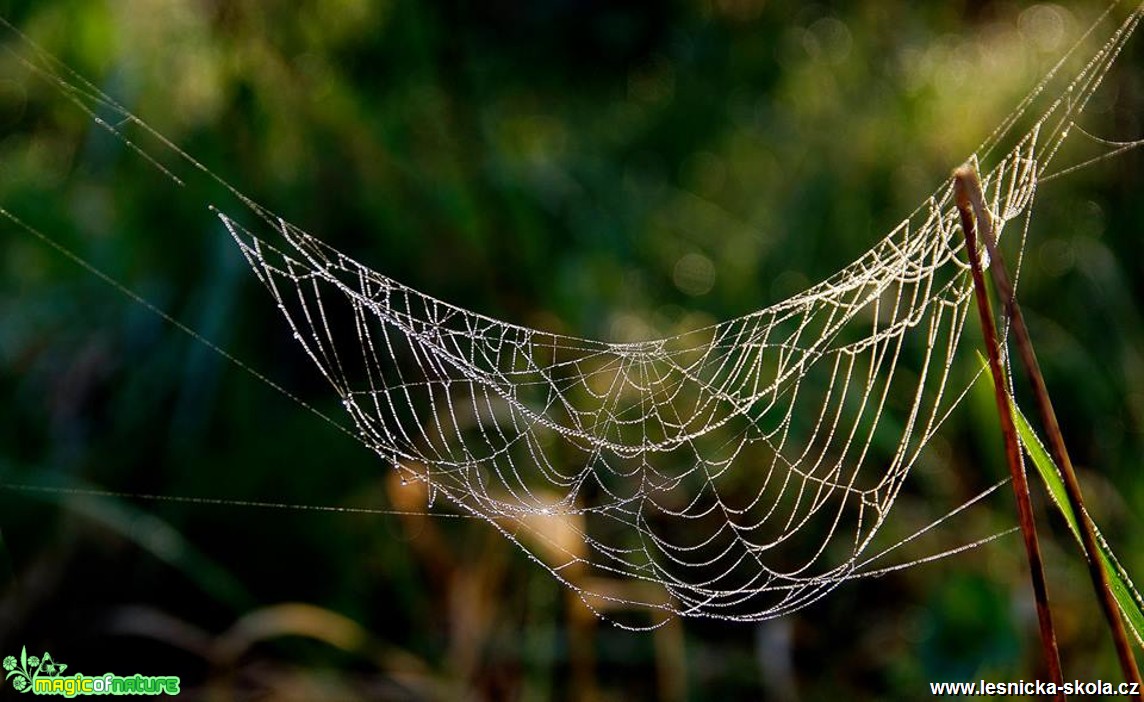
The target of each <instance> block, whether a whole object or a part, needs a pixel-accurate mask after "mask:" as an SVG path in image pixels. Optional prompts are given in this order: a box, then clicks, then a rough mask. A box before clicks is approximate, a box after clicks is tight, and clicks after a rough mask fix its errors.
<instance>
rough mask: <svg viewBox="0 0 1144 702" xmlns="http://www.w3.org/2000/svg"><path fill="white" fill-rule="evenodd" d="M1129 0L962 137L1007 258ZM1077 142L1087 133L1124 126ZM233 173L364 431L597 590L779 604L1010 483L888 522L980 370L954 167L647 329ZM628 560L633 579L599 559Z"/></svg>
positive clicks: (668, 602)
mask: <svg viewBox="0 0 1144 702" xmlns="http://www.w3.org/2000/svg"><path fill="white" fill-rule="evenodd" d="M1110 11H1111V10H1110ZM1141 11H1142V8H1138V9H1136V10H1135V11H1132V12H1130V13H1129V16H1128V18H1127V19H1126V20H1124V22H1123V23H1122V24H1120V25H1119V26H1118V27H1117V28H1116V29H1115V31H1114V32H1113V33H1112V36H1111V38H1110V39H1109V40H1108V41H1107V42H1106V43H1104V45H1103V46H1102V47H1101V48H1100V49H1099V50H1098V51H1097V52H1096V53H1095V55H1094V56H1093V57H1092V58H1091V60H1089V61H1087V62H1084V65H1083V67H1081V68H1080V69H1079V70H1078V71H1076V72H1074V73H1072V74H1071V75H1064V73H1065V70H1064V68H1063V67H1064V66H1065V65H1066V62H1067V61H1068V60H1069V59H1070V58H1071V59H1073V60H1074V61H1075V59H1076V56H1071V57H1068V56H1066V57H1065V58H1064V59H1062V61H1061V63H1060V64H1058V65H1057V67H1056V68H1055V69H1054V70H1053V72H1052V73H1050V75H1049V77H1048V78H1046V80H1045V81H1044V82H1042V83H1041V84H1040V85H1039V86H1038V88H1037V89H1036V90H1035V91H1034V92H1033V93H1032V94H1031V95H1030V96H1029V97H1028V98H1027V99H1026V100H1025V101H1024V102H1023V103H1022V104H1021V105H1020V106H1019V107H1018V108H1017V110H1015V111H1014V112H1013V113H1012V114H1011V115H1010V117H1008V118H1007V119H1006V120H1005V121H1004V122H1003V123H1002V125H1001V126H1000V127H999V128H998V129H997V130H996V131H995V133H994V134H993V135H992V136H990V138H989V139H988V140H987V141H986V142H985V143H984V144H983V145H982V147H981V148H980V149H979V150H978V151H977V152H976V153H975V154H974V156H973V158H974V159H976V160H977V161H978V162H979V163H980V166H981V169H982V173H981V176H982V181H983V184H984V188H985V192H986V194H987V196H988V199H989V203H990V207H991V212H992V214H993V217H994V219H995V226H996V232H997V235H998V236H999V237H1001V238H1002V239H1003V240H1004V241H1009V242H1011V241H1012V240H1013V239H1016V240H1017V242H1016V244H1012V243H1010V244H1009V246H1012V247H1014V248H1015V250H1016V251H1017V253H1018V256H1017V257H1016V258H1017V261H1018V268H1019V261H1020V255H1019V253H1020V251H1021V250H1022V248H1023V244H1024V240H1025V237H1026V234H1027V231H1028V226H1029V221H1030V219H1029V218H1030V212H1031V206H1032V203H1033V202H1034V199H1035V195H1036V193H1037V188H1038V184H1039V183H1041V182H1043V181H1044V179H1046V178H1047V177H1051V176H1052V175H1053V173H1054V171H1053V170H1052V168H1055V169H1056V171H1057V172H1061V171H1063V170H1064V169H1067V168H1071V167H1074V166H1076V165H1078V163H1072V164H1071V165H1070V164H1066V165H1065V166H1060V165H1059V164H1058V163H1055V161H1054V159H1055V157H1057V156H1058V153H1059V152H1060V149H1061V148H1062V146H1063V145H1064V144H1065V142H1066V140H1067V139H1068V138H1069V136H1070V134H1077V133H1081V134H1083V132H1082V131H1081V130H1080V129H1079V128H1074V127H1076V123H1077V120H1078V119H1079V117H1080V115H1081V114H1082V112H1083V110H1084V108H1085V106H1086V104H1087V103H1088V101H1089V99H1090V98H1091V96H1092V95H1093V93H1094V91H1095V90H1096V89H1097V87H1098V86H1099V84H1100V82H1101V80H1102V79H1103V78H1104V76H1105V75H1106V73H1107V72H1108V70H1109V69H1110V67H1111V66H1112V64H1113V62H1114V60H1115V59H1116V57H1117V56H1118V54H1119V52H1120V50H1121V49H1122V47H1123V46H1124V43H1125V42H1126V41H1127V40H1128V38H1129V36H1130V35H1131V34H1132V32H1133V30H1134V29H1135V28H1136V25H1137V23H1138V21H1139V19H1140V16H1141ZM1107 20H1108V15H1107V13H1106V16H1105V18H1104V21H1106V22H1107ZM1096 26H1099V24H1098V25H1095V26H1094V29H1093V30H1090V33H1091V32H1092V31H1095V27H1096ZM1078 46H1079V45H1078ZM1075 51H1076V50H1075V49H1074V52H1075ZM33 66H34V67H36V68H37V70H39V71H40V72H41V74H43V75H46V76H47V77H49V78H50V79H52V80H53V81H55V82H56V83H57V84H58V85H59V86H60V87H61V88H62V89H63V90H64V91H65V92H66V93H67V94H68V96H69V97H71V98H72V99H73V100H74V101H75V102H76V103H77V104H79V105H80V106H81V107H82V108H83V109H85V110H87V111H88V112H89V113H90V114H91V115H92V116H93V117H95V118H96V119H97V120H98V121H99V122H100V124H101V125H102V126H104V127H106V128H107V129H109V130H111V131H112V132H114V133H115V134H117V135H118V136H120V137H121V138H123V139H124V140H125V142H126V143H127V144H129V145H130V146H132V148H135V149H136V150H137V151H138V152H139V153H141V154H142V155H144V157H146V158H148V159H149V160H152V157H151V156H149V155H147V153H146V152H145V151H143V149H141V148H140V147H138V146H136V144H137V143H138V142H137V140H135V139H134V138H133V137H131V135H130V134H129V133H128V131H127V130H129V129H139V130H142V131H143V132H144V133H147V134H149V136H150V137H154V138H158V139H159V140H160V141H161V142H162V143H163V144H165V145H166V146H168V147H170V148H172V149H175V151H176V153H177V154H178V155H179V156H180V157H183V158H185V159H187V161H188V162H189V163H190V164H191V165H192V166H194V167H196V168H199V169H201V170H203V171H204V172H206V173H208V174H209V175H211V176H212V177H216V176H213V174H211V173H210V172H209V170H207V169H205V167H204V166H201V165H200V164H199V163H198V162H197V161H194V160H193V159H191V158H190V157H189V156H187V155H186V154H185V153H184V152H182V151H179V150H178V149H177V148H176V147H174V146H173V145H172V144H170V142H167V141H166V140H165V139H163V138H162V136H161V135H159V134H157V133H155V132H154V131H153V130H151V129H150V127H148V126H147V125H146V124H145V123H143V122H142V121H141V120H139V119H138V118H136V117H135V116H134V115H132V114H131V113H129V112H128V111H127V110H126V109H124V108H123V107H122V106H120V105H119V104H118V103H116V102H114V101H113V100H112V99H111V98H109V97H108V96H106V95H105V94H103V93H102V92H100V91H98V89H96V88H95V87H94V86H92V85H91V84H90V83H86V82H85V81H83V80H82V79H81V78H79V77H78V76H76V75H75V74H72V73H67V72H63V71H61V68H60V66H58V65H56V64H52V63H49V62H46V60H43V57H39V60H37V59H33ZM966 99H968V100H972V95H971V94H968V95H967V96H966ZM109 113H110V114H113V115H115V119H110V120H109V119H107V117H106V115H107V114H109ZM1088 142H1089V143H1090V145H1091V146H1093V147H1094V148H1096V149H1097V150H1098V153H1097V154H1096V155H1095V156H1093V158H1104V157H1107V156H1109V155H1110V154H1112V153H1114V152H1116V151H1118V150H1121V149H1125V148H1130V147H1132V146H1135V145H1136V143H1131V144H1127V143H1115V142H1108V141H1103V140H1096V139H1090V140H1088ZM1058 160H1059V159H1058ZM1081 161H1083V157H1082V158H1081ZM152 162H153V163H155V165H156V166H157V167H159V168H161V169H163V171H164V172H165V173H168V175H171V177H175V176H174V175H173V173H172V172H171V171H169V170H168V167H167V166H163V165H159V162H158V161H155V160H152ZM951 165H956V164H951ZM1051 167H1052V168H1051ZM216 178H217V177H216ZM227 187H228V188H230V187H231V186H229V185H227ZM231 191H232V193H233V194H235V195H238V196H239V197H240V198H241V200H242V202H243V203H244V204H245V205H246V206H247V207H248V208H249V210H250V211H252V212H253V213H254V214H255V215H257V226H255V225H254V224H251V222H250V221H248V220H249V216H248V213H244V216H242V217H240V216H238V215H236V214H235V213H233V212H224V211H223V210H222V209H218V210H216V212H217V213H218V216H219V218H220V220H221V221H222V222H223V223H224V224H225V226H226V228H227V229H228V231H229V232H230V233H231V235H232V236H233V237H234V239H235V241H236V242H237V244H238V246H239V247H240V249H241V251H242V253H243V254H244V255H245V257H246V260H247V261H248V262H249V264H250V267H251V269H252V271H253V272H254V274H255V275H256V276H257V277H258V279H259V280H260V281H261V282H262V283H263V284H264V285H265V286H266V288H267V289H268V290H269V292H270V295H271V297H272V299H273V301H274V302H275V303H276V304H277V306H278V309H279V310H280V311H281V313H282V316H283V317H284V318H285V320H286V322H287V323H288V324H289V326H290V328H291V329H292V331H293V333H294V338H295V339H296V341H297V343H298V345H299V346H300V347H301V348H302V349H303V350H304V352H305V353H306V354H307V355H308V356H309V358H310V359H311V360H312V361H313V363H314V364H315V365H316V367H317V368H318V369H319V371H320V372H321V374H322V375H323V376H324V377H325V378H326V380H328V382H329V384H330V386H332V388H333V390H334V392H336V393H337V395H338V396H339V397H340V399H341V401H342V403H343V404H344V407H345V410H346V412H347V413H348V415H349V417H350V418H351V419H352V433H353V434H354V436H356V438H357V439H358V440H360V441H361V442H362V443H363V444H364V445H366V446H367V447H369V448H370V449H371V450H372V451H374V452H375V453H376V454H377V455H378V456H379V457H380V459H381V460H382V462H383V463H384V464H385V465H386V466H391V467H392V469H394V470H396V471H398V472H399V473H400V474H401V476H402V477H403V479H404V480H406V481H410V482H420V483H423V484H424V485H426V486H427V487H428V488H429V490H430V492H431V493H432V494H433V495H436V496H438V497H437V498H436V499H437V504H439V505H446V506H447V508H449V509H452V510H459V511H461V512H462V513H467V514H470V515H475V516H477V517H480V518H482V519H484V520H487V521H488V522H489V523H490V524H492V525H493V526H494V527H495V528H497V529H498V530H500V531H501V532H502V533H503V534H504V535H505V537H506V538H508V539H510V540H512V541H513V542H515V543H516V544H518V545H519V546H520V547H521V548H523V549H524V550H525V551H526V552H527V553H529V554H530V555H531V556H532V557H533V558H534V560H535V561H536V562H537V563H538V564H539V565H540V566H541V567H544V568H546V569H547V570H549V571H550V572H552V573H553V575H555V577H557V578H558V579H559V580H561V581H562V582H563V583H565V584H566V585H567V586H568V587H570V588H573V589H575V590H576V591H577V592H579V593H580V594H581V596H582V597H583V599H584V601H585V602H586V603H587V604H588V605H589V606H592V607H594V608H605V607H608V606H611V605H614V604H620V605H625V606H627V605H632V604H635V605H639V606H641V607H648V608H654V609H659V610H663V611H665V612H668V613H672V614H679V615H697V616H706V617H718V618H731V619H740V620H759V619H766V618H771V617H775V616H780V615H782V614H786V613H789V612H792V611H794V610H797V609H799V608H801V607H803V606H806V605H807V604H809V603H811V602H814V601H815V600H817V599H819V598H821V597H823V596H824V595H826V594H827V593H829V592H830V591H831V590H832V589H833V588H835V587H837V586H838V585H840V584H841V583H844V582H846V581H848V580H851V579H853V578H857V577H863V576H869V575H875V574H880V573H884V572H887V571H889V570H894V569H897V568H902V567H906V566H907V565H910V564H912V563H916V562H918V561H919V560H930V559H932V558H938V557H941V556H943V555H948V554H949V553H952V552H956V551H959V550H962V549H963V548H969V547H972V546H974V545H976V544H977V543H980V541H984V540H987V539H988V538H991V537H986V538H985V539H981V540H980V541H972V542H971V543H967V544H965V545H964V546H962V547H959V548H957V549H953V550H946V551H943V552H941V553H937V554H934V555H932V556H930V557H926V558H922V559H917V558H914V559H913V560H912V561H909V562H903V561H902V560H901V559H900V558H898V559H897V560H896V559H895V556H896V555H897V552H898V551H900V550H901V547H902V546H903V545H904V544H905V543H907V542H910V541H912V540H914V539H916V538H919V537H921V536H922V535H924V534H925V533H927V532H929V531H930V530H932V529H934V528H936V527H938V526H939V525H940V524H943V523H945V522H946V521H947V520H949V519H951V518H952V517H954V516H955V515H957V514H959V513H961V512H962V511H964V510H966V509H967V508H969V507H970V506H972V505H973V504H974V503H975V502H976V501H977V500H980V499H982V498H983V497H984V496H985V495H986V494H988V493H989V492H992V491H993V490H996V489H997V487H998V486H997V485H994V486H993V487H992V488H990V489H989V490H987V491H986V492H985V493H982V495H979V496H977V497H975V498H973V499H972V500H970V501H968V502H966V503H964V504H962V505H960V506H958V507H956V508H955V509H954V510H953V511H951V512H950V513H948V514H947V515H946V516H945V517H942V518H941V519H939V520H938V521H936V522H933V523H931V524H929V525H928V526H925V527H923V528H922V529H921V530H918V531H917V532H916V533H914V534H912V535H910V536H907V537H906V538H904V539H902V538H895V539H892V540H890V542H888V543H887V542H885V540H884V539H883V540H879V538H878V536H879V533H880V532H881V531H882V529H883V527H884V526H885V525H886V524H887V523H888V520H890V519H891V518H892V516H893V507H894V504H895V500H896V498H897V497H898V496H899V494H900V493H901V491H902V489H903V485H904V484H905V482H906V480H907V478H908V476H909V474H910V471H911V468H913V467H914V466H915V464H916V463H917V462H918V460H919V456H920V455H921V454H922V452H923V451H924V450H925V449H926V447H927V444H928V443H929V442H930V440H931V439H932V438H933V437H934V436H935V434H936V433H937V432H938V429H939V427H940V426H941V424H942V422H943V421H944V420H945V419H946V417H948V416H949V414H950V413H951V412H952V411H953V410H954V408H955V407H956V406H957V405H958V403H959V401H960V400H961V399H962V398H963V397H964V396H965V394H966V392H967V390H968V387H969V384H970V383H971V382H972V380H971V379H968V380H967V378H965V377H961V376H957V375H956V374H955V373H954V372H953V368H954V360H955V359H958V358H961V357H963V356H964V355H966V354H967V353H969V354H972V344H971V343H970V342H969V341H968V340H967V337H966V333H965V332H966V323H967V320H968V318H969V314H970V311H971V303H972V300H971V297H972V283H971V279H970V276H969V268H968V264H967V262H966V256H965V252H964V250H963V248H964V240H963V237H962V234H961V231H960V228H959V225H958V218H957V211H956V209H955V208H954V205H953V201H952V188H951V187H950V186H948V185H946V186H943V187H942V188H940V189H939V190H937V191H936V192H934V193H933V194H932V195H931V196H930V197H929V198H928V199H927V200H926V201H925V202H924V203H923V204H922V206H921V207H919V208H918V209H917V210H916V211H915V212H914V213H912V215H911V216H910V217H909V218H908V219H906V220H905V221H903V222H902V223H901V224H899V225H898V226H897V227H895V228H894V229H893V230H892V231H891V232H890V233H889V234H888V235H886V236H885V238H883V239H882V240H881V241H879V242H878V243H877V244H875V245H874V246H873V247H872V248H871V249H870V250H869V251H868V252H866V253H865V254H864V255H862V256H861V257H860V258H858V260H856V261H854V262H853V263H851V264H850V265H848V266H846V267H845V268H843V269H842V270H840V271H839V272H837V273H836V274H834V275H833V276H831V277H830V278H828V279H827V280H825V281H823V282H821V283H819V284H817V285H815V286H813V287H811V288H809V289H808V290H806V291H804V292H802V293H800V294H797V295H795V296H793V297H791V298H789V299H786V300H783V301H781V302H778V303H776V304H773V305H771V306H769V307H766V308H764V309H761V310H759V311H756V312H753V313H750V314H747V315H744V316H741V317H739V318H736V319H731V320H728V321H725V322H722V323H718V324H714V325H711V326H708V327H705V328H701V329H696V330H693V331H690V332H688V333H685V334H681V335H678V336H672V337H668V338H663V339H655V340H647V341H641V342H634V343H610V342H606V341H597V340H592V339H585V338H579V337H575V336H567V335H562V334H555V333H551V332H547V331H543V330H539V329H532V328H528V327H524V326H520V325H516V324H512V323H509V322H504V321H500V320H497V319H493V318H490V317H488V316H485V315H482V314H478V313H476V312H472V311H469V310H466V309H464V308H462V307H459V306H457V305H455V304H451V303H449V302H446V301H443V300H439V299H436V298H434V297H433V296H431V295H429V294H426V293H423V292H420V291H417V290H414V289H412V288H410V287H409V286H407V285H403V284H402V283H400V282H398V281H396V280H394V279H392V278H390V277H388V276H386V275H385V274H384V273H382V272H380V271H379V270H377V269H376V267H375V266H371V265H369V264H367V263H363V262H359V261H356V260H354V259H352V258H350V257H349V256H347V255H345V254H343V253H341V252H340V251H338V250H336V249H335V248H333V247H332V246H330V245H328V244H326V243H324V242H323V241H322V240H321V239H319V238H318V237H316V236H314V235H312V234H310V233H307V232H306V231H304V230H302V229H301V228H299V227H297V226H295V225H293V224H291V223H289V222H286V221H285V220H283V219H281V218H279V217H277V216H276V215H274V213H272V212H271V211H269V210H267V209H265V208H263V207H262V206H260V205H257V204H255V203H254V202H252V201H251V200H249V199H248V198H246V197H245V196H242V195H241V193H239V192H238V191H237V190H235V189H233V188H231ZM1011 234H1012V235H1014V236H1010V235H1011ZM616 581H621V582H626V583H629V584H633V583H634V584H635V585H636V586H635V587H625V588H622V589H617V588H613V587H610V586H608V585H606V583H612V582H616Z"/></svg>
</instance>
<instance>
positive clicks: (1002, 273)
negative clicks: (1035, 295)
mask: <svg viewBox="0 0 1144 702" xmlns="http://www.w3.org/2000/svg"><path fill="white" fill-rule="evenodd" d="M963 172H964V177H965V178H966V179H967V182H966V183H965V187H966V188H967V190H968V192H966V193H965V195H966V197H967V198H968V201H969V204H970V205H971V206H972V208H973V213H974V215H975V217H976V219H977V221H978V222H979V223H980V227H981V238H982V240H983V242H984V244H985V248H986V250H987V251H988V252H989V260H990V264H989V272H990V274H991V275H992V276H993V287H994V289H995V290H996V291H997V296H998V297H999V298H1000V302H1001V305H1002V307H1003V308H1004V310H1005V314H1006V316H1007V317H1008V319H1009V321H1010V324H1011V328H1012V330H1013V333H1014V335H1015V337H1016V340H1017V351H1018V353H1019V354H1020V357H1021V364H1022V365H1023V366H1024V367H1025V373H1026V374H1027V375H1028V378H1029V383H1030V384H1031V385H1032V386H1033V397H1034V399H1035V401H1036V403H1037V412H1038V413H1039V414H1040V416H1041V423H1042V424H1044V427H1045V433H1046V435H1047V438H1048V443H1049V451H1050V452H1051V454H1052V457H1053V460H1054V461H1056V463H1057V466H1059V467H1060V469H1061V473H1062V476H1063V477H1064V482H1065V492H1066V493H1067V495H1068V500H1069V505H1070V506H1071V507H1072V510H1073V513H1074V514H1075V515H1077V520H1078V521H1079V522H1080V525H1081V528H1080V533H1081V544H1082V545H1083V547H1084V555H1085V559H1086V560H1087V561H1088V572H1089V577H1090V578H1091V580H1092V586H1093V588H1094V589H1095V590H1096V596H1097V600H1098V601H1099V602H1100V608H1101V610H1102V611H1103V612H1104V617H1105V619H1107V620H1108V628H1109V631H1110V633H1111V634H1112V642H1113V644H1114V645H1115V646H1116V655H1117V658H1118V659H1119V661H1120V668H1121V670H1122V671H1123V673H1124V678H1125V679H1126V680H1127V681H1129V682H1134V683H1136V689H1137V690H1141V689H1142V688H1144V685H1142V684H1141V679H1140V671H1139V669H1138V668H1137V667H1136V658H1135V656H1134V655H1133V654H1132V646H1131V644H1130V643H1129V641H1128V632H1127V631H1125V629H1124V622H1123V621H1122V620H1121V618H1120V610H1119V608H1118V607H1117V605H1116V600H1115V598H1114V597H1113V595H1112V588H1111V587H1110V586H1109V582H1108V574H1107V573H1105V572H1104V568H1103V567H1102V566H1101V561H1100V550H1099V547H1098V546H1097V541H1096V529H1095V528H1094V526H1093V523H1092V518H1091V517H1090V516H1089V514H1088V510H1087V509H1085V506H1084V496H1083V495H1082V493H1081V489H1080V481H1078V480H1077V477H1076V471H1075V470H1073V464H1072V459H1071V458H1069V452H1068V449H1067V448H1066V447H1065V440H1064V435H1063V434H1062V433H1061V427H1060V424H1059V423H1058V422H1057V415H1056V412H1055V411H1053V403H1052V400H1050V399H1049V390H1048V388H1047V387H1046V385H1045V378H1044V376H1043V375H1042V374H1041V367H1040V365H1039V364H1038V363H1037V354H1036V353H1035V352H1034V351H1033V342H1032V339H1031V337H1030V336H1029V328H1028V326H1026V324H1025V316H1024V315H1023V314H1022V313H1021V307H1020V305H1018V304H1017V300H1016V297H1015V296H1014V295H1013V285H1012V284H1011V283H1010V281H1009V273H1008V271H1007V270H1006V268H1005V259H1004V258H1003V257H1002V255H1001V251H1000V249H999V248H998V247H997V241H996V239H995V237H994V235H993V220H992V217H991V216H990V215H989V210H988V208H986V206H985V196H984V194H983V193H982V190H981V181H980V179H979V178H978V176H977V171H976V170H975V169H974V168H973V167H972V166H970V165H966V166H962V167H961V168H959V169H958V170H957V171H956V172H955V173H956V174H957V175H956V176H955V177H957V178H958V179H959V181H960V179H961V178H962V174H963ZM959 181H958V182H959ZM961 206H962V205H961V204H960V203H959V204H958V208H959V209H960V208H961ZM964 218H965V214H964V211H963V213H962V219H963V220H964ZM1132 699H1134V700H1137V701H1138V702H1139V701H1140V700H1141V699H1142V698H1141V694H1140V693H1139V692H1138V693H1137V694H1135V695H1133V696H1132Z"/></svg>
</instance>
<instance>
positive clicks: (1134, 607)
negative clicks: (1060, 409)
mask: <svg viewBox="0 0 1144 702" xmlns="http://www.w3.org/2000/svg"><path fill="white" fill-rule="evenodd" d="M1009 402H1010V403H1011V404H1012V406H1013V416H1014V419H1015V421H1016V424H1017V435H1018V436H1019V437H1020V439H1021V444H1022V445H1024V447H1025V452H1026V453H1028V455H1029V458H1030V459H1032V461H1033V465H1034V466H1036V468H1037V474H1038V475H1040V476H1041V481H1042V482H1043V483H1044V484H1045V489H1046V490H1048V492H1049V497H1050V498H1052V502H1053V504H1054V505H1056V507H1057V510H1058V511H1059V512H1060V513H1061V516H1063V517H1064V518H1065V523H1067V524H1068V526H1069V530H1070V531H1072V533H1073V536H1074V537H1075V538H1076V540H1077V543H1078V544H1079V543H1081V539H1080V524H1079V523H1078V522H1077V519H1076V513H1075V512H1073V508H1072V505H1071V504H1069V500H1068V495H1067V494H1066V493H1065V483H1064V480H1063V479H1062V478H1061V474H1060V471H1059V470H1058V469H1057V464H1056V463H1055V462H1054V461H1053V459H1052V457H1051V456H1049V452H1048V451H1046V450H1045V447H1044V444H1042V443H1041V440H1040V439H1039V438H1038V437H1037V433H1036V432H1035V431H1033V427H1032V426H1030V424H1029V420H1028V419H1026V418H1025V415H1024V414H1022V413H1021V408H1019V407H1018V406H1017V403H1016V402H1014V401H1013V400H1012V398H1010V400H1009ZM1093 529H1094V530H1095V531H1096V541H1097V544H1098V545H1099V546H1100V565H1101V567H1103V568H1104V572H1105V573H1107V574H1108V583H1109V586H1110V587H1111V588H1112V596H1113V597H1114V598H1115V599H1116V604H1117V605H1118V606H1119V607H1120V611H1121V612H1122V613H1123V614H1124V618H1125V620H1126V621H1127V622H1128V628H1129V629H1131V630H1132V634H1133V635H1134V636H1135V637H1136V642H1137V643H1139V644H1140V645H1141V646H1144V600H1142V599H1141V598H1140V593H1139V592H1138V591H1137V590H1136V586H1135V585H1133V584H1132V580H1131V579H1129V577H1128V573H1127V572H1126V571H1125V570H1124V567H1123V566H1121V565H1120V562H1119V561H1118V560H1116V556H1115V555H1114V554H1113V553H1112V549H1111V548H1110V547H1109V545H1108V542H1107V541H1105V540H1104V535H1103V534H1101V533H1100V530H1099V529H1097V528H1096V525H1095V524H1093Z"/></svg>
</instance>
